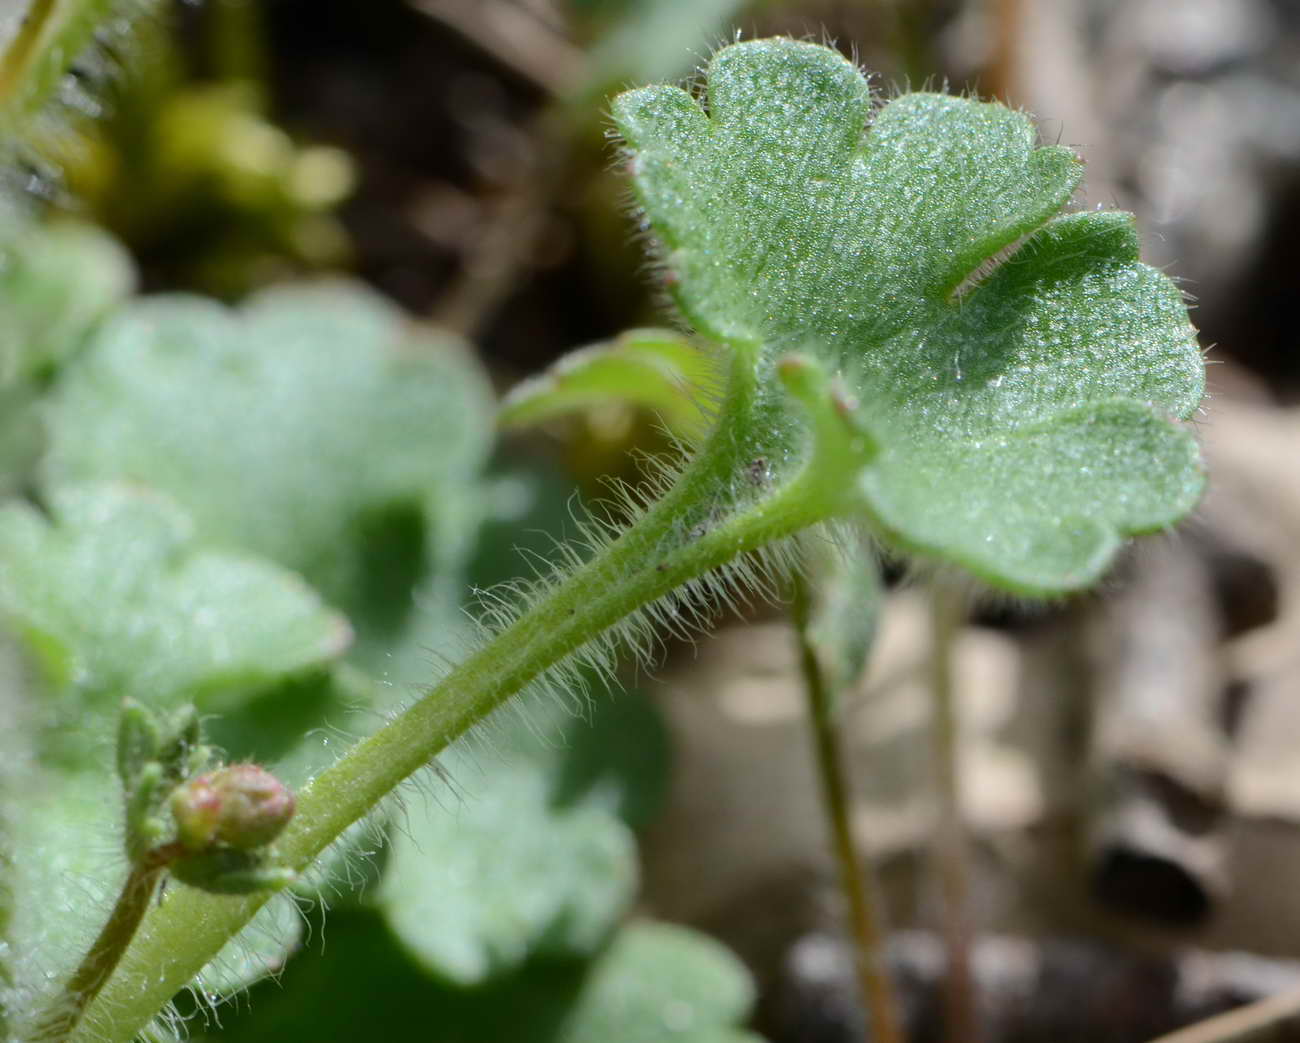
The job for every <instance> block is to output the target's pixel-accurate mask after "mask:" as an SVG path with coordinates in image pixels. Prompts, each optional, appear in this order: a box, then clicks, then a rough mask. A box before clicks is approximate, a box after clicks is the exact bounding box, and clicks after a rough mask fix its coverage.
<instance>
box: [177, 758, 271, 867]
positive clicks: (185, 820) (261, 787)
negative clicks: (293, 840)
mask: <svg viewBox="0 0 1300 1043" xmlns="http://www.w3.org/2000/svg"><path fill="white" fill-rule="evenodd" d="M171 804H172V815H173V816H174V817H175V819H176V829H177V834H178V836H179V839H180V842H181V843H182V844H184V845H185V846H186V847H187V848H189V849H190V850H191V851H200V850H203V849H204V848H208V847H211V846H212V845H213V844H216V843H221V844H225V845H227V846H229V847H233V848H237V849H239V850H241V851H248V850H251V849H253V848H257V847H261V846H262V845H264V844H269V843H270V842H271V841H272V840H274V839H275V838H276V837H277V836H279V835H280V832H281V830H283V829H284V827H285V825H287V824H288V822H289V819H290V818H292V817H293V810H294V800H293V794H292V793H291V792H290V791H289V788H288V787H287V786H285V784H284V783H282V782H281V781H280V780H279V779H277V778H276V777H275V776H274V775H272V774H271V773H270V772H269V771H267V770H266V769H265V768H259V767H258V766H257V765H256V764H231V765H228V766H226V767H224V768H218V769H217V770H216V771H210V772H208V773H207V774H204V775H200V776H198V777H197V778H194V779H191V780H190V781H189V782H187V783H185V784H184V785H181V786H178V787H177V788H176V790H175V791H174V792H173V793H172V798H171Z"/></svg>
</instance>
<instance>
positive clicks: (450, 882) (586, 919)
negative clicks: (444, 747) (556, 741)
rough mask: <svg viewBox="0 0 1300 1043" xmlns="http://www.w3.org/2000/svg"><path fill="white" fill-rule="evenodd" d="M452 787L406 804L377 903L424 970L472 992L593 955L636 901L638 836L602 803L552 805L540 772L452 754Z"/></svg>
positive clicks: (524, 763) (445, 761)
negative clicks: (506, 976)
mask: <svg viewBox="0 0 1300 1043" xmlns="http://www.w3.org/2000/svg"><path fill="white" fill-rule="evenodd" d="M439 767H440V773H442V774H445V775H446V776H447V777H449V778H451V779H452V780H453V781H454V786H455V789H453V790H446V789H441V790H440V792H439V793H438V794H437V795H436V796H433V795H427V794H426V795H425V796H424V798H423V800H421V801H420V802H418V803H417V802H411V804H410V805H409V806H408V811H407V821H406V824H405V828H404V829H400V830H398V831H397V832H396V833H395V834H394V836H393V837H392V839H391V852H390V854H389V862H388V866H387V869H386V871H385V873H384V878H383V881H382V882H381V884H380V886H379V889H378V892H377V895H376V899H375V900H376V903H377V905H378V907H379V908H380V909H382V910H383V912H384V915H385V917H386V918H387V920H388V922H389V924H390V925H391V926H392V929H393V931H394V933H395V934H396V935H397V937H398V938H399V939H401V941H402V943H403V944H404V945H405V946H406V947H407V948H408V949H409V950H410V952H411V954H412V955H413V957H414V958H415V959H417V960H418V961H419V962H420V963H421V964H422V965H423V966H424V967H425V968H426V969H427V970H428V971H429V973H431V974H433V975H435V976H437V977H440V978H443V979H445V980H447V981H448V982H452V983H456V984H459V985H477V984H480V983H482V982H484V981H488V980H490V979H492V978H493V977H497V976H499V975H501V974H503V973H507V972H509V971H512V970H514V969H515V968H517V967H518V966H519V965H520V964H522V963H523V962H524V961H526V960H527V959H529V958H531V957H534V956H537V955H539V954H550V955H567V956H574V955H578V956H583V955H588V954H590V953H592V952H593V951H595V949H596V948H597V947H598V946H600V945H601V943H602V942H604V940H605V939H606V937H607V936H608V934H609V932H610V931H611V930H612V929H613V927H614V925H615V924H616V923H617V921H618V919H619V918H620V917H621V916H622V914H623V912H624V910H625V909H626V908H627V906H628V905H629V903H630V902H631V900H632V897H633V895H634V893H635V888H636V881H637V864H636V845H635V842H634V840H633V838H632V834H631V832H630V831H629V830H628V828H627V827H626V826H625V825H623V824H622V823H621V822H620V821H619V820H618V819H617V818H615V817H614V816H613V815H612V814H610V813H609V812H608V811H606V810H603V809H601V808H599V807H596V806H591V805H585V804H581V803H579V804H575V805H568V806H564V805H557V804H555V803H554V802H553V801H552V799H551V786H550V782H549V779H548V778H547V775H546V773H545V772H544V771H543V769H542V768H541V766H540V765H538V764H536V763H531V762H529V761H528V760H527V759H525V758H502V757H498V756H494V755H493V754H492V753H491V752H484V753H483V754H482V755H481V756H480V757H479V758H471V757H470V756H468V755H467V754H466V753H465V752H464V751H463V750H460V749H457V750H453V751H451V752H450V753H448V754H446V755H444V756H443V757H442V758H441V759H440V761H439Z"/></svg>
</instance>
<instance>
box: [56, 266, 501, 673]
mask: <svg viewBox="0 0 1300 1043" xmlns="http://www.w3.org/2000/svg"><path fill="white" fill-rule="evenodd" d="M489 417H490V397H489V392H488V388H487V386H486V383H485V381H484V380H483V378H482V376H481V375H480V373H479V371H478V370H477V368H476V367H475V366H474V365H473V364H472V362H471V361H470V359H469V358H468V356H467V354H466V353H465V349H464V346H463V345H461V344H460V343H459V342H457V341H455V340H453V339H451V338H450V337H449V336H446V335H442V334H434V333H424V332H419V331H417V330H416V328H415V327H412V326H410V325H409V324H408V323H406V322H405V320H404V319H403V318H402V317H401V315H400V313H398V312H397V311H396V310H395V309H394V308H393V307H392V306H390V305H388V304H387V303H385V302H384V301H382V299H381V298H379V297H378V296H376V295H374V294H372V293H369V292H367V291H364V290H362V289H360V288H358V287H353V286H350V285H346V284H338V285H328V286H326V285H321V286H316V287H306V288H303V287H300V288H293V289H277V290H270V291H267V292H265V293H263V294H261V295H260V296H257V297H255V298H253V299H252V300H251V301H250V302H249V303H248V304H246V305H244V306H243V307H242V308H241V309H239V310H238V311H231V310H229V309H227V308H224V307H222V306H221V305H218V304H215V303H212V302H209V301H204V300H200V299H198V298H189V297H168V298H154V299H148V298H146V299H142V300H140V301H139V302H137V303H135V304H133V305H132V306H131V307H129V308H128V309H126V310H125V311H123V312H122V313H121V314H120V315H118V316H117V317H116V318H115V320H114V321H113V322H112V323H111V324H109V325H108V326H107V327H106V328H105V329H103V330H102V331H101V333H100V334H99V335H98V336H97V337H96V338H95V340H94V342H93V344H92V345H91V346H90V347H89V349H88V350H87V352H86V354H85V355H84V356H83V358H81V359H80V360H79V361H78V363H77V365H75V366H73V367H71V368H70V369H69V371H68V372H67V373H66V375H65V376H64V378H63V380H62V381H61V382H60V384H59V387H58V388H57V389H56V391H55V394H54V396H53V402H52V405H51V409H50V423H51V427H52V429H53V432H54V435H53V442H52V446H51V450H50V453H49V454H48V456H47V458H46V460H45V462H44V466H43V475H44V478H45V481H46V482H47V483H58V482H66V481H69V480H79V479H87V478H102V477H113V478H119V479H127V480H131V481H139V482H145V483H147V484H149V485H151V486H153V487H155V488H159V489H162V490H164V491H166V492H168V493H170V494H171V495H173V496H175V497H176V498H177V499H178V500H180V501H181V502H182V503H184V504H185V505H186V507H187V508H188V509H189V510H190V511H191V512H192V514H193V515H194V517H195V519H196V523H197V525H198V530H199V532H200V533H201V534H202V536H203V538H204V539H205V540H208V541H210V542H212V543H216V544H218V545H226V546H232V547H240V548H243V549H245V550H248V551H251V552H253V553H256V554H260V555H264V556H266V557H268V558H270V559H272V560H273V561H276V562H279V563H280V564H281V565H284V566H286V567H288V568H291V569H293V570H295V571H297V572H299V573H301V574H302V575H303V576H304V577H305V578H306V579H307V580H308V582H310V583H311V584H312V585H313V586H314V587H316V589H318V590H319V591H320V592H321V593H322V594H323V595H324V596H325V597H326V599H327V600H328V601H330V603H331V604H333V605H334V606H336V607H338V608H340V609H341V610H343V611H344V612H345V613H346V614H347V615H348V617H349V619H350V620H351V621H352V623H353V625H354V627H355V629H356V631H357V647H356V650H355V653H354V655H355V657H356V659H357V661H358V662H360V663H363V664H365V665H366V666H367V667H368V668H370V669H372V670H374V671H376V672H377V673H378V674H379V675H380V676H389V677H391V678H393V679H394V680H397V681H401V682H406V681H409V680H413V679H414V678H413V677H412V676H411V675H412V674H413V673H414V672H415V671H416V669H418V670H419V676H420V678H421V679H423V674H424V673H425V668H426V665H427V655H428V653H427V650H426V649H427V647H429V646H434V647H437V646H438V645H439V644H440V643H439V642H438V641H431V640H429V635H430V632H431V631H434V630H436V628H437V627H438V626H440V625H444V624H446V625H451V624H452V623H453V622H454V620H453V619H452V618H451V612H444V613H443V614H442V615H438V614H437V612H436V611H435V612H432V613H429V612H426V611H424V610H422V608H421V606H422V605H423V606H430V607H433V608H436V607H437V606H446V605H447V604H448V603H450V605H451V606H453V607H454V606H455V605H456V604H457V603H458V601H459V598H460V594H461V589H460V583H459V576H460V573H461V568H462V565H463V561H464V558H465V557H466V556H467V555H468V553H469V550H470V548H471V546H472V543H471V540H472V536H473V532H474V530H475V528H476V527H477V524H478V520H479V517H478V515H479V511H480V510H481V504H480V502H479V498H478V497H476V496H475V495H474V493H473V492H472V491H471V490H473V487H474V482H475V481H476V478H477V475H478V472H479V470H480V468H481V467H482V465H483V462H484V460H485V457H486V454H487V452H488V448H489V445H490V438H491V428H490V424H489Z"/></svg>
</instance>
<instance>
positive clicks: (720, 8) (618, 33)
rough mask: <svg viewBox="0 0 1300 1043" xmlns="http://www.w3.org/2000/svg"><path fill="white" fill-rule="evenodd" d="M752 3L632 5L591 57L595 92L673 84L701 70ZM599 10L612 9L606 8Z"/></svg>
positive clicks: (670, 0) (668, 0) (718, 0)
mask: <svg viewBox="0 0 1300 1043" xmlns="http://www.w3.org/2000/svg"><path fill="white" fill-rule="evenodd" d="M747 2H748V0H630V2H627V3H622V4H619V5H618V6H620V7H621V8H622V16H621V17H620V18H619V19H618V21H617V22H614V23H613V24H612V25H611V26H610V28H609V30H608V31H607V32H606V33H605V34H604V35H603V36H602V37H601V39H599V40H598V41H596V43H595V44H594V45H593V46H592V47H591V49H590V50H589V52H588V73H587V81H588V84H589V85H590V86H591V87H592V88H593V92H600V91H602V90H604V89H607V88H609V87H611V86H617V85H621V84H626V83H647V82H652V81H656V80H675V79H678V78H680V77H681V76H684V75H686V74H688V73H689V72H690V71H691V70H692V69H693V68H695V66H697V65H699V64H700V63H701V62H702V61H704V59H705V58H706V57H708V54H709V52H710V51H711V50H713V48H714V47H716V46H717V43H718V40H719V39H720V38H723V37H726V36H729V35H730V33H729V32H728V31H727V30H728V29H729V28H730V25H729V23H730V22H731V20H732V19H733V18H735V17H736V16H737V15H738V14H739V13H740V11H742V10H743V9H744V8H745V7H746V5H747ZM601 6H605V7H608V6H610V5H608V4H604V5H601Z"/></svg>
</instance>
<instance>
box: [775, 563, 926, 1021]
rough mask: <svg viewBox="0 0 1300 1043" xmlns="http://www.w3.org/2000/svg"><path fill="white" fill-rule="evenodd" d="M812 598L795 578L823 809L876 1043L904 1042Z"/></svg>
mask: <svg viewBox="0 0 1300 1043" xmlns="http://www.w3.org/2000/svg"><path fill="white" fill-rule="evenodd" d="M810 600H811V598H810V594H809V591H808V585H807V581H806V580H805V578H804V577H803V576H796V577H795V580H794V617H795V629H796V632H797V633H798V636H799V665H800V670H801V672H802V673H803V681H804V692H805V694H806V695H807V697H808V717H809V724H810V725H811V729H812V738H813V756H814V759H815V761H816V764H817V775H818V778H819V780H820V783H821V793H822V805H823V807H824V808H825V810H826V819H827V824H828V825H829V826H830V832H831V847H832V850H833V852H834V856H835V862H836V865H837V867H838V869H839V876H840V886H841V887H843V888H844V895H845V897H846V898H847V899H848V903H849V916H850V923H849V926H850V929H851V932H852V935H853V943H854V958H855V960H854V962H855V963H856V965H857V971H858V985H859V988H860V989H861V990H862V1001H863V1003H864V1005H865V1007H866V1011H867V1017H868V1018H869V1020H870V1022H871V1039H872V1040H873V1041H874V1043H903V1032H902V1028H901V1027H900V1021H899V1014H898V1009H899V1008H898V1001H897V998H896V997H895V995H894V987H893V983H892V982H891V981H890V978H889V971H888V969H887V967H886V965H885V928H884V915H883V911H882V910H881V907H880V900H879V895H878V892H879V888H878V886H877V884H876V880H875V877H874V874H873V873H872V872H871V869H870V867H869V866H863V865H861V864H860V862H859V859H858V853H857V848H856V845H855V844H854V842H853V829H852V826H851V823H850V819H849V785H848V773H847V769H846V767H845V763H844V751H843V749H842V747H841V743H840V731H839V721H838V715H837V714H836V713H835V705H836V703H837V701H838V700H837V699H836V695H837V693H836V692H835V691H834V690H833V688H832V682H831V680H830V678H828V677H827V675H826V671H825V670H824V669H823V668H822V664H821V662H820V660H819V657H818V654H817V649H816V647H815V645H814V644H813V642H812V641H811V640H810V638H809V634H808V621H809V617H810V614H811V613H810Z"/></svg>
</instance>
